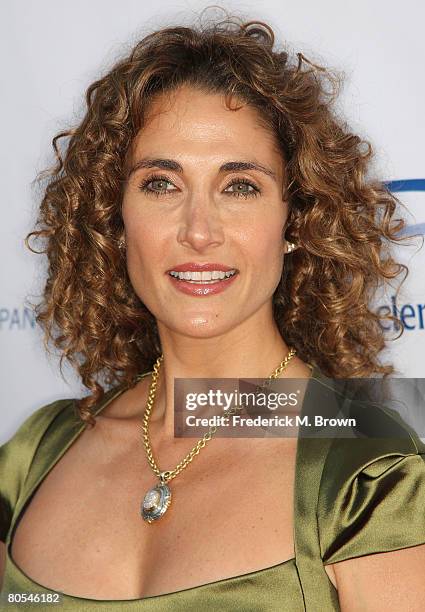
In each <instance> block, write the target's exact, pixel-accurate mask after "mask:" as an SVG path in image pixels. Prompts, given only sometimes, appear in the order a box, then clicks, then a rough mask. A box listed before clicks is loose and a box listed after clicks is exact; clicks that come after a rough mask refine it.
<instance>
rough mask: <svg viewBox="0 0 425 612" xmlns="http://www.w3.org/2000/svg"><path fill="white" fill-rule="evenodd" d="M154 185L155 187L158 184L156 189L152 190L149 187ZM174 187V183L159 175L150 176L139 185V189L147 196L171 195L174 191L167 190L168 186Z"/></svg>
mask: <svg viewBox="0 0 425 612" xmlns="http://www.w3.org/2000/svg"><path fill="white" fill-rule="evenodd" d="M150 184H152V185H154V186H155V184H156V187H157V188H156V189H155V188H154V189H151V188H150V187H149V185H150ZM167 184H168V185H172V184H173V183H172V182H171V181H170V180H168V178H167V177H166V176H157V175H153V176H149V177H148V178H146V179H145V180H144V181H143V182H142V183H141V184H140V185H139V189H140V191H143V192H144V193H147V194H153V195H156V196H160V195H162V194H164V193H167V192H168V193H170V192H171V191H174V189H166V187H165V186H166V185H167Z"/></svg>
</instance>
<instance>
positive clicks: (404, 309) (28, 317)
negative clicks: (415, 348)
mask: <svg viewBox="0 0 425 612" xmlns="http://www.w3.org/2000/svg"><path fill="white" fill-rule="evenodd" d="M385 185H386V186H387V187H388V188H389V190H390V191H392V192H393V193H403V192H404V193H406V192H425V179H401V180H397V181H386V182H385ZM423 219H424V221H421V222H420V223H416V224H414V225H408V226H407V227H406V228H405V229H404V230H403V232H402V233H401V235H402V236H410V235H414V234H425V214H423ZM390 301H391V304H388V303H386V304H382V305H381V306H378V308H377V312H379V313H382V314H384V313H388V314H389V313H391V314H393V315H394V316H397V317H399V318H400V319H401V320H402V321H403V323H404V325H405V328H406V332H407V331H411V330H418V329H421V330H422V329H424V325H425V323H424V318H425V314H424V313H425V306H424V304H408V303H406V304H403V306H401V308H400V309H399V311H397V307H396V303H395V296H391V298H390ZM391 326H393V324H391V325H390V326H385V329H388V330H389V329H391ZM34 327H35V318H34V313H33V312H32V310H30V309H29V308H27V307H26V306H12V307H10V308H8V307H6V306H4V307H1V306H0V332H14V331H26V330H29V329H33V328H34Z"/></svg>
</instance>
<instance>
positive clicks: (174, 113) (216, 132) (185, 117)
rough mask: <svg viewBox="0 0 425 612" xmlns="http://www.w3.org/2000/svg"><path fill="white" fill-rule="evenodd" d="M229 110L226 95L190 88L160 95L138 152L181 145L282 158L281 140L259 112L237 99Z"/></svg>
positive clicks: (140, 135)
mask: <svg viewBox="0 0 425 612" xmlns="http://www.w3.org/2000/svg"><path fill="white" fill-rule="evenodd" d="M231 106H232V108H234V107H236V108H237V110H229V108H227V107H226V104H225V96H224V94H218V93H206V92H203V91H201V90H199V89H196V88H193V87H190V86H181V87H179V88H178V89H176V90H174V91H172V92H168V93H165V94H159V95H157V96H156V97H155V98H154V100H153V101H152V102H151V103H150V105H149V107H148V109H147V111H146V113H145V121H144V125H143V127H142V129H141V130H140V131H139V133H138V135H137V137H136V139H135V142H134V145H133V147H134V149H135V150H136V151H138V152H141V151H142V150H143V151H144V152H146V151H147V150H150V151H151V150H152V149H155V150H157V149H158V147H161V150H163V149H164V148H165V147H166V148H167V149H168V150H169V149H172V148H176V147H181V146H186V147H190V146H194V147H196V148H198V149H201V148H205V149H208V150H209V151H210V153H211V154H213V153H217V154H218V155H219V154H220V152H227V151H228V152H229V153H230V152H235V153H236V152H239V153H245V154H246V153H247V152H248V151H253V150H255V152H256V153H257V155H258V154H262V155H265V156H267V157H268V158H269V159H270V158H271V157H273V156H279V157H281V153H280V151H279V147H278V144H277V139H276V137H275V135H274V134H273V132H272V131H271V129H267V127H265V126H264V125H263V124H262V118H261V115H260V114H259V112H258V111H257V110H256V109H255V108H253V107H252V106H250V105H248V104H245V103H244V102H242V101H240V100H237V99H233V100H232V104H231Z"/></svg>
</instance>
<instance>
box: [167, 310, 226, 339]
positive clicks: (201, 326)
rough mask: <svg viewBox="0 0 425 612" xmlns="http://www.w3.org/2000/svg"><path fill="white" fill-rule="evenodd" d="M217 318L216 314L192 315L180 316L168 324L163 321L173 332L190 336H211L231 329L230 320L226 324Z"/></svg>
mask: <svg viewBox="0 0 425 612" xmlns="http://www.w3.org/2000/svg"><path fill="white" fill-rule="evenodd" d="M220 319H221V317H220V318H217V316H216V315H213V314H211V315H201V314H198V315H194V316H192V317H189V316H187V317H180V318H179V320H178V321H176V322H175V324H172V325H170V326H168V325H167V324H166V323H165V322H164V324H165V326H166V327H170V329H172V330H173V331H174V332H177V333H179V334H182V335H184V336H190V337H191V338H213V337H214V336H219V335H221V334H223V333H225V332H227V331H229V330H230V329H231V325H230V322H229V321H228V322H227V324H226V323H225V322H224V321H222V320H220Z"/></svg>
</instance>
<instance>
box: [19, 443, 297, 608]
mask: <svg viewBox="0 0 425 612" xmlns="http://www.w3.org/2000/svg"><path fill="white" fill-rule="evenodd" d="M88 438H89V436H86V437H84V435H83V436H82V437H81V440H79V441H78V442H79V443H78V444H75V445H73V446H71V447H70V449H69V450H68V451H67V452H66V453H65V455H64V456H63V457H62V458H61V460H60V461H59V462H58V463H57V464H56V465H55V466H54V467H53V468H52V469H51V470H50V472H49V473H48V474H47V476H46V477H45V479H44V480H43V481H42V483H41V484H40V486H39V487H38V488H37V490H36V492H35V494H34V496H33V497H32V499H30V500H29V504H28V505H27V507H26V509H25V511H24V513H23V514H21V517H20V520H19V523H18V524H17V528H16V531H15V534H14V538H13V545H12V557H13V559H14V561H15V563H16V564H17V565H18V566H19V567H20V568H21V569H22V570H23V571H24V572H25V573H26V574H27V575H28V576H29V577H30V578H32V579H33V580H35V581H36V582H39V583H40V584H42V585H44V586H47V587H50V588H52V589H55V590H60V591H63V592H65V593H68V594H71V595H77V596H81V597H88V598H94V599H130V598H138V597H145V596H153V595H159V594H163V593H169V592H172V591H177V590H182V589H185V588H190V587H193V586H198V585H200V584H205V583H208V582H213V581H216V580H222V579H225V578H228V577H232V576H237V575H241V574H245V573H248V572H252V571H256V570H258V569H262V568H265V567H270V566H272V565H275V564H278V563H281V562H283V561H286V560H287V559H291V558H293V557H294V543H293V520H294V517H293V491H294V477H295V449H296V440H295V439H285V440H279V441H275V440H267V439H265V440H261V441H253V440H249V439H243V440H219V441H217V446H216V447H215V448H214V446H213V445H214V442H215V440H212V441H211V442H209V443H208V444H207V445H206V447H205V448H204V449H202V450H201V452H200V453H199V455H198V456H196V457H195V458H194V459H193V461H192V462H191V463H190V464H189V466H188V467H187V468H186V469H185V470H183V471H182V472H181V473H180V474H179V475H178V476H177V477H176V478H175V479H173V480H171V481H170V483H169V486H170V488H171V491H172V500H171V505H170V507H169V509H168V510H167V512H166V514H165V515H164V516H163V517H161V519H159V520H158V521H157V522H154V523H152V524H148V523H146V522H145V521H143V519H142V518H141V516H140V504H141V500H142V498H143V497H144V495H145V493H146V491H147V490H148V489H149V488H151V487H152V486H153V485H154V484H157V478H156V477H155V475H154V474H153V472H152V470H151V468H150V467H149V465H148V463H147V460H146V457H145V455H144V453H143V449H142V448H141V447H140V444H134V445H133V444H129V445H128V447H127V448H122V447H121V446H120V448H119V450H117V451H116V452H112V453H110V452H109V453H102V449H101V446H98V445H93V444H90V440H89V439H88ZM191 442H192V441H191V440H185V441H184V442H181V441H180V443H179V446H173V447H172V448H171V447H168V448H165V447H164V448H158V449H157V450H158V456H161V457H164V458H166V460H165V461H164V468H163V469H165V468H168V469H169V468H170V466H172V467H174V466H175V465H177V463H178V462H179V461H180V460H181V459H182V457H183V456H185V454H186V452H187V451H188V450H190V448H191V447H192V445H191ZM184 447H185V449H186V452H185V451H184V450H183V448H184ZM108 448H110V447H108Z"/></svg>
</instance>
